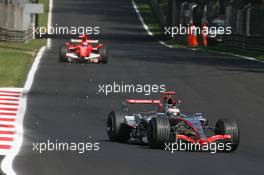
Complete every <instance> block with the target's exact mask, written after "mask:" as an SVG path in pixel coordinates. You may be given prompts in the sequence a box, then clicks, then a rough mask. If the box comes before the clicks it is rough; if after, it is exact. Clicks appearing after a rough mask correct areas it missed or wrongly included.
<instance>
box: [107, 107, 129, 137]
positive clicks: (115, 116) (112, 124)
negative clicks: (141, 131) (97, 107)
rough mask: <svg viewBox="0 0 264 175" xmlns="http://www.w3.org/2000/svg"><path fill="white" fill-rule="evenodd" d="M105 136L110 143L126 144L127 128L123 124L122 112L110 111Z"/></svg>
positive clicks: (123, 115) (123, 116)
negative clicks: (106, 135)
mask: <svg viewBox="0 0 264 175" xmlns="http://www.w3.org/2000/svg"><path fill="white" fill-rule="evenodd" d="M107 134H108V137H109V139H110V140H111V141H117V142H126V141H128V140H129V137H130V135H129V134H130V133H129V128H128V126H127V125H126V124H125V114H124V113H123V112H121V111H120V112H115V111H111V112H110V113H109V116H108V119H107Z"/></svg>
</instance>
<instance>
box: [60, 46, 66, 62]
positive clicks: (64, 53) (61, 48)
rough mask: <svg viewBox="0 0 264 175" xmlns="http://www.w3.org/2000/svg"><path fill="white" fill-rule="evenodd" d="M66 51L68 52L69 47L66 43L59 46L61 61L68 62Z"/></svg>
mask: <svg viewBox="0 0 264 175" xmlns="http://www.w3.org/2000/svg"><path fill="white" fill-rule="evenodd" d="M66 53H67V47H66V46H65V45H62V46H60V48H59V61H60V62H66V61H67V59H66V57H65V56H66Z"/></svg>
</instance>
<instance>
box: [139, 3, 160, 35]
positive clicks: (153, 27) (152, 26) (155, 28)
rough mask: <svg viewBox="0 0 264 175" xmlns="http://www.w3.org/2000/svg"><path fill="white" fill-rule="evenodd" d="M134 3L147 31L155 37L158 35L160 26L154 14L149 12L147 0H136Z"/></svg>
mask: <svg viewBox="0 0 264 175" xmlns="http://www.w3.org/2000/svg"><path fill="white" fill-rule="evenodd" d="M135 2H136V4H137V7H138V10H139V11H140V14H141V15H142V17H143V19H144V21H145V23H146V24H147V26H148V28H149V30H150V31H151V32H152V33H153V34H155V35H160V34H161V28H160V25H159V23H158V20H157V18H156V17H155V14H154V13H153V12H152V10H151V7H150V5H149V2H148V0H136V1H135Z"/></svg>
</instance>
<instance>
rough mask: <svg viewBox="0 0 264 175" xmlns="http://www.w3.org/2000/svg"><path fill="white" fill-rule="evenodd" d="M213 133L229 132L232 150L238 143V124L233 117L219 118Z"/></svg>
mask: <svg viewBox="0 0 264 175" xmlns="http://www.w3.org/2000/svg"><path fill="white" fill-rule="evenodd" d="M215 134H229V135H230V136H231V150H230V151H234V150H236V149H237V147H238V145H239V129H238V124H237V122H236V121H235V120H233V119H219V120H218V121H217V123H216V126H215Z"/></svg>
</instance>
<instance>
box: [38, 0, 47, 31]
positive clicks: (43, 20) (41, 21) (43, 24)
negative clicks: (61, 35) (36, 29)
mask: <svg viewBox="0 0 264 175" xmlns="http://www.w3.org/2000/svg"><path fill="white" fill-rule="evenodd" d="M39 3H40V4H44V14H39V26H40V27H47V21H48V14H49V0H39Z"/></svg>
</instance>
